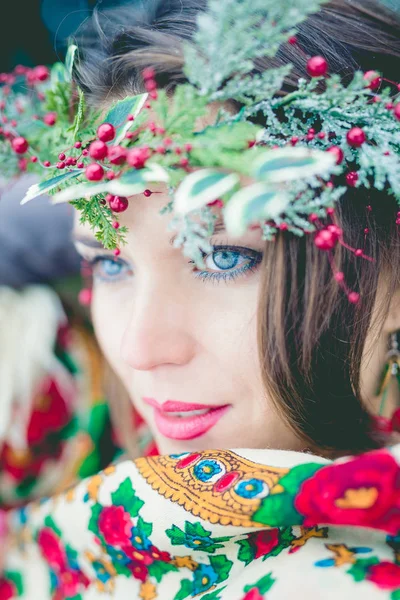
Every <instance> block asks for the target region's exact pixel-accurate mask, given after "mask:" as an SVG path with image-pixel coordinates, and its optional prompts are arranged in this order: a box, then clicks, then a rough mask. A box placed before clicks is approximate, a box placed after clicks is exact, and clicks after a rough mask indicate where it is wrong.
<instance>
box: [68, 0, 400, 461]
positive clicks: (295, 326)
mask: <svg viewBox="0 0 400 600" xmlns="http://www.w3.org/2000/svg"><path fill="white" fill-rule="evenodd" d="M206 4H207V3H206V2H205V1H204V0H196V1H195V0H148V1H146V2H142V3H140V4H137V3H135V4H133V3H132V5H128V6H125V7H123V8H119V9H114V10H111V11H107V12H104V13H100V12H95V13H94V15H93V18H92V19H91V20H90V21H89V22H87V23H86V24H85V26H84V27H83V28H81V30H80V31H79V32H78V34H77V42H78V47H79V58H78V61H77V62H76V66H75V79H76V81H77V83H78V84H79V85H80V86H81V88H82V89H83V90H84V91H85V93H86V95H87V97H88V99H89V101H90V102H91V103H92V104H94V105H97V106H100V105H103V104H104V103H106V102H107V101H108V100H110V99H115V98H116V97H124V96H125V95H127V94H137V93H139V92H142V91H143V81H142V79H141V75H140V70H141V69H142V68H143V67H147V66H153V67H155V69H156V72H157V79H158V84H159V85H160V86H161V87H165V88H167V89H168V90H170V91H171V92H172V91H173V88H174V86H175V85H176V84H177V83H179V82H183V81H185V77H184V74H183V71H182V66H183V55H182V47H181V44H182V41H183V40H190V39H191V37H192V35H193V33H194V31H195V29H196V16H197V14H198V13H199V12H200V11H201V10H204V9H205V7H206ZM297 38H298V45H299V47H300V49H299V47H298V46H293V45H290V44H284V45H282V47H281V48H280V50H279V52H278V54H277V56H276V58H274V59H272V60H270V59H268V60H266V59H259V60H257V61H256V62H255V65H254V70H255V72H260V71H264V70H265V69H266V68H269V67H270V66H279V65H282V64H286V63H288V62H291V63H292V64H293V65H294V68H293V70H292V73H291V75H290V77H288V78H287V79H286V81H285V85H284V93H287V92H290V91H291V90H293V88H294V87H297V80H298V78H299V77H305V78H308V75H307V72H306V68H305V67H306V60H307V57H309V56H313V55H317V54H318V55H322V56H324V57H325V58H326V59H327V60H328V63H329V67H330V72H331V73H338V74H340V75H341V77H342V78H343V80H344V81H345V82H346V81H348V80H349V79H350V78H351V77H352V75H353V73H354V71H355V70H356V69H362V70H363V71H367V70H370V69H376V70H378V71H380V72H382V73H383V74H384V76H385V77H386V78H388V79H392V80H396V77H397V76H398V73H399V65H400V60H399V59H400V22H399V20H398V19H397V18H396V17H395V15H394V14H393V13H391V12H390V11H388V10H386V9H385V8H384V7H383V6H382V5H381V4H380V3H378V2H377V1H376V0H360V1H356V0H332V1H331V2H329V3H328V4H326V5H324V6H323V7H322V8H321V10H320V11H319V12H318V13H316V14H314V15H311V16H310V17H309V18H308V19H307V20H306V21H305V22H303V23H302V24H301V25H300V26H299V27H298V34H297ZM367 205H369V206H371V207H372V210H371V211H369V210H367V209H366V207H367ZM397 210H398V206H397V205H396V202H395V200H394V198H393V197H392V196H389V195H388V194H387V193H386V191H379V192H378V191H377V190H375V189H374V190H371V191H368V190H366V189H365V188H361V189H349V191H348V193H347V194H346V195H345V197H344V198H342V200H341V201H340V203H339V206H338V209H337V219H338V221H339V222H340V224H341V226H342V227H343V229H344V231H345V238H346V242H347V243H348V244H350V245H351V246H352V247H355V248H359V247H364V229H365V228H366V227H368V229H369V231H370V233H369V234H368V236H367V238H366V246H365V252H366V253H367V254H368V255H369V256H371V257H372V258H373V259H374V263H371V262H369V261H366V260H361V259H359V258H356V257H355V256H354V254H352V253H351V252H346V251H343V249H342V248H340V247H339V248H338V250H337V251H336V257H335V258H336V260H337V262H338V266H339V269H340V270H341V271H343V272H344V274H345V277H346V281H347V283H348V285H349V287H351V288H352V289H355V290H357V291H359V292H360V293H361V296H362V301H361V302H360V304H359V305H357V306H354V305H352V304H350V303H349V301H348V299H347V297H346V296H345V294H344V293H343V291H342V290H341V289H340V288H339V286H338V285H337V283H336V282H335V281H334V279H333V277H332V271H331V266H330V264H329V260H328V257H327V255H326V254H324V253H323V252H321V251H319V250H318V249H317V248H316V247H315V245H314V243H313V239H312V236H306V237H304V238H298V237H295V236H293V235H291V234H287V233H281V234H279V236H278V238H277V240H276V241H275V242H274V243H266V247H265V255H264V262H263V275H262V284H261V297H260V303H259V352H260V360H261V367H262V373H263V379H264V383H265V386H266V389H267V391H268V393H269V395H270V396H271V398H272V399H273V401H274V403H275V405H276V408H277V409H278V410H279V412H280V413H281V414H282V416H283V418H284V419H285V420H286V421H288V422H289V424H290V426H291V427H292V429H293V430H294V431H295V432H296V434H297V435H298V436H299V437H301V438H303V439H305V440H307V442H308V443H309V445H310V446H311V447H314V448H318V449H319V450H325V451H326V452H333V453H339V454H340V453H345V452H358V451H362V450H366V449H369V448H373V447H376V446H377V445H379V441H378V440H377V439H376V438H375V437H374V436H373V434H372V433H371V427H370V417H369V414H368V412H367V411H366V409H365V407H364V406H363V403H362V401H361V394H360V366H361V359H362V356H363V351H364V348H365V342H366V338H367V333H368V331H369V330H370V327H371V324H372V319H373V316H374V314H375V312H374V311H375V308H376V305H377V292H378V286H380V285H381V289H382V297H383V301H382V305H381V306H380V312H379V313H376V315H375V316H376V318H380V319H381V321H380V322H381V323H382V322H383V319H384V317H385V315H386V314H387V311H388V307H389V303H390V300H391V298H392V297H393V295H394V293H395V292H396V291H397V290H398V289H399V288H400V269H399V265H400V240H399V235H398V231H397V227H396V224H395V219H396V212H397Z"/></svg>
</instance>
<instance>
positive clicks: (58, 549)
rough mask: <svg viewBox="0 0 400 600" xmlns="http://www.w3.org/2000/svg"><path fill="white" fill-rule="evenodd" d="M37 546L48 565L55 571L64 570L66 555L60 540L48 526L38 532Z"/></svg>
mask: <svg viewBox="0 0 400 600" xmlns="http://www.w3.org/2000/svg"><path fill="white" fill-rule="evenodd" d="M37 541H38V546H39V548H40V549H41V551H42V554H43V556H44V558H45V559H46V561H47V562H48V564H49V565H50V567H52V568H53V569H54V570H56V571H64V570H65V569H66V564H67V556H66V554H65V550H64V548H63V547H62V545H61V543H60V540H59V539H58V537H57V536H56V534H55V533H54V531H53V530H52V529H50V528H49V527H45V528H44V529H42V530H41V531H40V532H39V535H38V540H37Z"/></svg>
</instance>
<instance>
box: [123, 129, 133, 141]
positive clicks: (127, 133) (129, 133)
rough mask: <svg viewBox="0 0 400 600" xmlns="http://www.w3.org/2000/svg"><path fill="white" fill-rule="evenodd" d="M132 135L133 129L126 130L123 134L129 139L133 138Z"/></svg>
mask: <svg viewBox="0 0 400 600" xmlns="http://www.w3.org/2000/svg"><path fill="white" fill-rule="evenodd" d="M133 136H134V133H133V131H127V132H126V134H125V137H126V139H127V140H131V139H132V138H133Z"/></svg>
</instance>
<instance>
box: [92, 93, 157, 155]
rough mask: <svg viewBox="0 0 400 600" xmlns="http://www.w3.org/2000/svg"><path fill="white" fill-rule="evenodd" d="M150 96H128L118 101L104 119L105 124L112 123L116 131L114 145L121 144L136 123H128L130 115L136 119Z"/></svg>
mask: <svg viewBox="0 0 400 600" xmlns="http://www.w3.org/2000/svg"><path fill="white" fill-rule="evenodd" d="M147 96H148V94H147V93H146V94H139V95H137V96H128V97H127V98H124V99H123V100H118V102H116V103H115V104H114V105H113V106H112V107H111V108H110V110H109V111H108V113H107V114H106V116H105V117H104V120H103V123H110V124H111V125H114V127H115V129H116V134H115V139H114V140H112V142H111V143H112V144H119V143H120V142H121V140H122V139H123V138H124V137H125V134H126V132H127V131H128V129H129V128H130V127H131V126H132V124H134V121H128V117H129V115H133V116H134V117H136V116H137V115H138V114H139V112H140V111H141V109H142V108H143V105H144V103H145V102H146V99H147Z"/></svg>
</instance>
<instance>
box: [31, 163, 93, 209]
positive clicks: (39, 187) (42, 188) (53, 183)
mask: <svg viewBox="0 0 400 600" xmlns="http://www.w3.org/2000/svg"><path fill="white" fill-rule="evenodd" d="M81 173H82V169H74V170H73V171H68V172H67V173H63V174H62V175H57V177H52V179H48V180H47V181H42V182H41V183H34V184H33V185H31V186H30V188H29V189H28V191H27V192H26V194H25V196H24V197H23V199H22V200H21V204H26V203H27V202H30V200H33V198H37V197H38V196H41V195H42V194H46V193H47V192H49V191H50V190H52V189H53V188H55V187H57V186H58V185H60V183H64V181H67V180H68V179H74V178H75V177H78V175H80V174H81Z"/></svg>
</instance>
